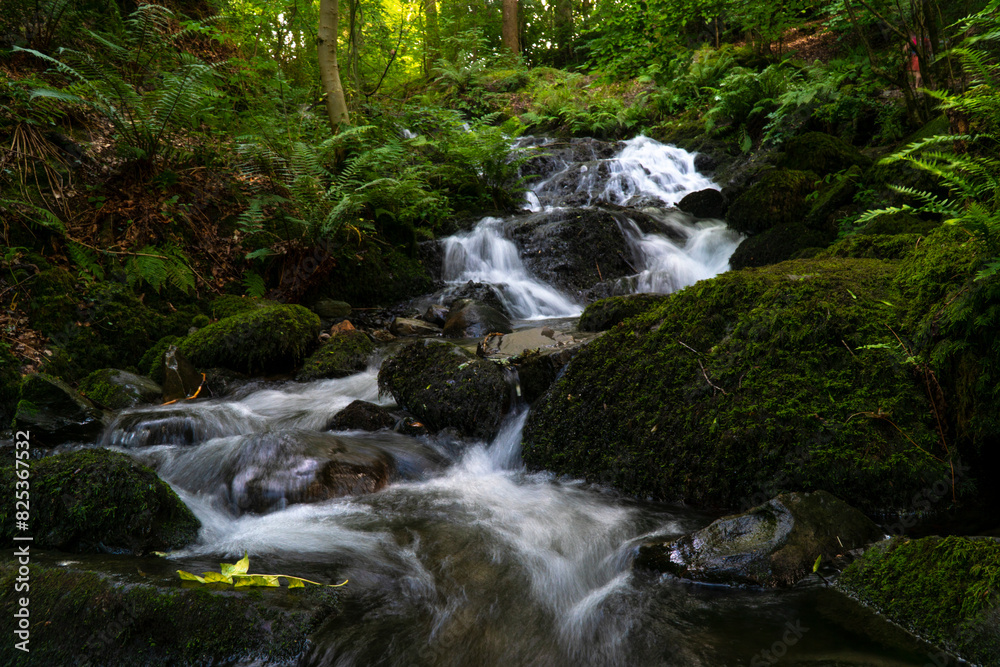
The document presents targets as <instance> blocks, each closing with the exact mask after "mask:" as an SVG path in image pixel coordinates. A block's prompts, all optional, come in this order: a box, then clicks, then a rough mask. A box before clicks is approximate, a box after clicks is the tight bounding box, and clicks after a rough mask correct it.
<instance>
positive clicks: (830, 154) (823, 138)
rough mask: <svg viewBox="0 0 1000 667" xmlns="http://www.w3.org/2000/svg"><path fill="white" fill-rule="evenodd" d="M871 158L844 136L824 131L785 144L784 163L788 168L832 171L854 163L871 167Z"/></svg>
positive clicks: (828, 172)
mask: <svg viewBox="0 0 1000 667" xmlns="http://www.w3.org/2000/svg"><path fill="white" fill-rule="evenodd" d="M871 162H872V161H871V160H870V159H869V158H867V157H865V156H864V155H862V154H861V152H860V151H858V149H857V148H855V147H854V146H851V145H850V144H849V143H847V142H846V141H844V140H843V139H839V138H837V137H834V136H832V135H829V134H824V133H823V132H806V133H805V134H801V135H799V136H797V137H794V138H792V139H790V140H789V141H787V142H786V143H785V157H784V159H783V160H782V161H781V166H782V167H785V168H786V169H796V170H799V171H812V172H815V173H817V174H819V175H821V176H822V175H825V174H832V173H835V172H838V171H843V170H844V169H849V168H850V167H853V166H859V167H862V168H864V169H867V168H868V167H869V166H870V165H871Z"/></svg>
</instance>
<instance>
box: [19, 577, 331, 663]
mask: <svg viewBox="0 0 1000 667" xmlns="http://www.w3.org/2000/svg"><path fill="white" fill-rule="evenodd" d="M37 560H38V559H37V558H33V559H32V561H33V562H32V573H31V603H32V609H33V610H34V609H44V610H45V622H44V623H38V624H36V625H34V626H33V627H32V629H31V645H30V647H31V653H30V656H31V659H30V660H26V659H25V658H24V657H22V656H26V655H29V654H24V653H22V652H21V651H19V650H17V649H15V648H14V642H13V641H10V642H7V643H6V644H5V645H4V647H3V648H2V649H0V663H3V664H5V665H11V666H13V665H26V664H30V665H145V666H146V667H166V666H167V665H236V664H257V665H287V664H292V663H294V662H295V661H296V660H297V659H298V658H299V657H300V656H301V655H302V654H303V652H305V651H306V650H307V649H308V648H309V647H310V645H311V644H310V642H309V635H310V633H312V632H313V631H314V630H315V629H316V628H317V627H318V626H319V625H320V624H321V623H322V622H323V621H326V620H328V619H329V618H331V617H332V616H334V615H336V614H337V613H339V609H340V597H339V596H340V593H339V591H337V590H336V589H333V588H329V587H320V586H310V587H308V588H304V589H300V590H297V591H294V594H290V593H289V592H288V591H287V589H284V588H282V589H271V588H264V589H260V588H257V589H254V590H253V592H252V593H245V592H241V590H245V589H237V590H236V591H234V590H232V589H231V588H230V587H226V589H224V590H216V589H217V587H215V586H198V587H196V588H180V587H179V586H178V585H177V583H176V576H177V575H176V574H174V573H173V572H172V571H169V570H166V568H164V570H165V571H164V572H163V573H162V574H161V575H160V576H159V577H158V579H160V580H162V581H163V582H169V583H166V585H159V586H157V585H150V583H149V581H150V578H148V577H144V576H141V575H139V574H137V571H138V570H142V571H143V572H145V571H148V570H151V569H153V566H152V565H151V563H150V559H144V560H142V561H137V562H135V563H132V567H130V568H123V569H126V572H124V573H122V574H116V575H115V576H106V575H100V574H96V573H94V572H88V571H83V570H80V569H74V568H76V567H86V565H85V564H83V565H81V563H79V562H76V563H74V565H72V566H70V567H63V566H60V567H51V566H46V565H40V564H38V563H37V562H36V561H37ZM226 560H228V561H229V562H233V560H235V559H226ZM170 567H173V568H176V565H171V566H170ZM251 569H253V570H255V569H256V567H254V566H253V562H252V563H251ZM290 574H291V573H290ZM17 576H18V565H17V563H16V562H14V561H10V562H5V563H0V586H2V590H3V597H2V598H0V599H2V603H3V605H4V606H5V608H14V607H15V605H16V604H17V598H19V597H22V596H23V595H24V593H19V592H17V591H16V590H15V578H16V577H17ZM330 583H333V582H330ZM234 619H239V622H234Z"/></svg>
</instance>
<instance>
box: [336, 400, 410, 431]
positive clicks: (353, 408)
mask: <svg viewBox="0 0 1000 667" xmlns="http://www.w3.org/2000/svg"><path fill="white" fill-rule="evenodd" d="M395 425H396V418H395V417H393V416H392V415H391V414H390V413H389V411H388V410H386V409H385V408H383V407H382V406H381V405H375V404H374V403H369V402H368V401H361V400H357V401H351V403H349V404H348V405H347V407H346V408H344V409H343V410H341V411H340V412H338V413H337V414H335V415H334V416H333V419H331V420H330V421H329V422H328V423H327V425H326V428H327V430H329V431H379V430H381V429H384V428H392V427H393V426H395Z"/></svg>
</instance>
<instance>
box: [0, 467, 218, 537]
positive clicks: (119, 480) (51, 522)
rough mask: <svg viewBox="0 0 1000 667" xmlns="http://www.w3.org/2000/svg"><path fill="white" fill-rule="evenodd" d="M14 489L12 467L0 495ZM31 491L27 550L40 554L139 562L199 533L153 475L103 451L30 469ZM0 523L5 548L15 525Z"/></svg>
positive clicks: (1, 477) (2, 475)
mask: <svg viewBox="0 0 1000 667" xmlns="http://www.w3.org/2000/svg"><path fill="white" fill-rule="evenodd" d="M15 483H16V477H15V474H14V466H4V467H3V469H2V470H0V488H2V489H3V490H4V491H5V492H6V493H8V495H9V497H11V498H13V497H14V487H15ZM31 488H32V493H31V506H32V513H31V531H32V532H31V534H32V536H33V537H34V541H33V542H32V544H33V545H35V546H38V547H44V548H52V549H59V550H60V551H69V552H95V551H96V552H107V553H131V554H135V555H140V554H144V553H148V552H150V551H167V550H169V549H177V548H180V547H183V546H184V545H186V544H188V543H189V542H191V541H193V540H194V538H195V537H196V535H197V533H198V529H199V527H200V526H201V524H200V522H199V521H198V519H196V518H195V517H194V515H193V514H192V513H191V510H189V509H188V508H187V507H186V506H185V505H184V503H182V502H181V501H180V499H179V498H178V497H177V494H175V493H174V492H173V490H172V489H171V488H170V487H169V486H168V485H167V484H166V483H164V482H163V481H161V480H160V479H159V478H158V477H157V476H156V473H154V472H153V471H152V470H150V469H149V468H147V467H145V466H143V465H140V464H139V463H137V462H136V461H134V460H133V459H132V458H131V457H129V456H127V455H125V454H121V453H118V452H112V451H109V450H106V449H84V450H79V451H75V452H70V453H67V454H59V455H57V456H51V457H48V458H44V459H41V460H40V461H35V462H33V463H32V466H31ZM3 511H9V510H3ZM3 519H4V520H3V522H2V527H0V541H2V542H3V544H4V545H5V546H7V547H10V546H13V544H14V541H13V538H14V534H15V531H14V522H13V520H12V517H11V516H10V515H7V516H4V517H3Z"/></svg>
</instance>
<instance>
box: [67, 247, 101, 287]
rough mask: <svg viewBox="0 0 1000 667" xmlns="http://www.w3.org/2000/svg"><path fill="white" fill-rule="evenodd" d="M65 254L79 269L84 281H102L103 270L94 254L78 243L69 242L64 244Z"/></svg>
mask: <svg viewBox="0 0 1000 667" xmlns="http://www.w3.org/2000/svg"><path fill="white" fill-rule="evenodd" d="M66 254H67V255H69V258H70V259H71V260H72V261H73V263H74V264H75V265H76V266H77V267H78V268H79V270H80V273H81V275H82V276H83V277H84V278H85V279H87V280H90V281H94V280H104V268H103V267H102V266H101V262H100V260H99V259H98V257H97V255H96V254H95V253H94V252H92V251H91V250H89V249H87V248H85V247H83V246H82V245H80V244H79V243H76V242H73V241H70V242H69V243H67V244H66Z"/></svg>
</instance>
